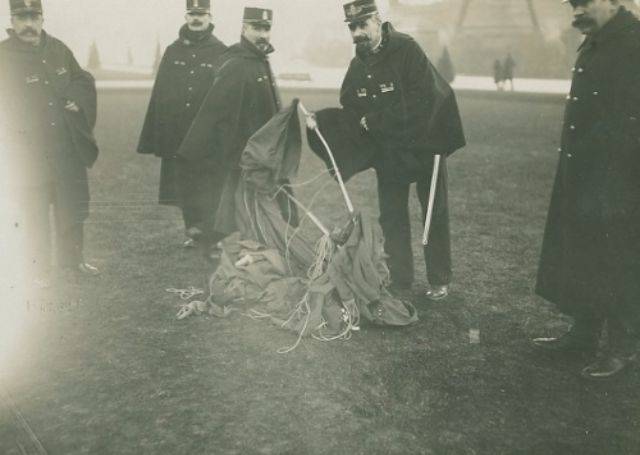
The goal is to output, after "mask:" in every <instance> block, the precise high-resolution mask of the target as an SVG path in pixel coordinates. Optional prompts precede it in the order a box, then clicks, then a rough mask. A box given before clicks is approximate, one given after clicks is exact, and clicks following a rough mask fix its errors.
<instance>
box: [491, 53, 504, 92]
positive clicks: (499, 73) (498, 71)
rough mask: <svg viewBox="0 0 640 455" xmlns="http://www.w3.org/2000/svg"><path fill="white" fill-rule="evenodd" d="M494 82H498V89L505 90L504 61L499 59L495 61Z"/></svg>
mask: <svg viewBox="0 0 640 455" xmlns="http://www.w3.org/2000/svg"><path fill="white" fill-rule="evenodd" d="M493 82H494V83H495V84H496V90H498V91H502V90H504V71H503V70H502V62H500V60H499V59H496V60H495V61H494V62H493Z"/></svg>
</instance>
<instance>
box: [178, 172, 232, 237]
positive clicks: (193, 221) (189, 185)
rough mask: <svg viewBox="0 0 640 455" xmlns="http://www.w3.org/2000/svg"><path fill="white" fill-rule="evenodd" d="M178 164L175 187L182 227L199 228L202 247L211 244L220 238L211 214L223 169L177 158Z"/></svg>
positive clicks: (214, 209)
mask: <svg viewBox="0 0 640 455" xmlns="http://www.w3.org/2000/svg"><path fill="white" fill-rule="evenodd" d="M178 166H179V167H178V172H179V173H178V182H179V183H178V185H179V186H178V189H179V195H180V203H181V206H182V213H183V218H184V220H185V227H186V228H187V229H189V228H192V227H193V228H197V229H199V230H200V231H201V232H202V237H201V240H202V242H203V244H204V245H205V246H210V245H215V244H216V243H218V242H219V241H220V240H221V239H222V238H223V235H222V234H220V233H219V232H217V231H216V230H215V216H216V211H217V210H218V205H219V203H220V197H221V193H222V182H223V178H224V175H223V172H224V170H223V169H221V167H220V166H219V165H218V164H217V163H211V162H209V161H207V160H198V161H196V162H191V161H187V160H180V161H179V164H178Z"/></svg>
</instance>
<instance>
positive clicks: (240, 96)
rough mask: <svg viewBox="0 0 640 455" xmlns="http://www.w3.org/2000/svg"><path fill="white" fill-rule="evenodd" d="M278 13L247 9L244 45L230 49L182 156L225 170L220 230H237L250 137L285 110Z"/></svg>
mask: <svg viewBox="0 0 640 455" xmlns="http://www.w3.org/2000/svg"><path fill="white" fill-rule="evenodd" d="M272 23H273V12H272V10H270V9H262V8H249V7H247V8H245V9H244V15H243V24H242V35H241V39H240V42H239V43H237V44H234V45H233V46H231V47H230V48H229V50H228V51H227V53H226V54H225V56H224V58H223V60H224V63H223V64H222V66H221V67H220V70H219V72H218V74H217V76H216V79H215V81H214V83H213V86H212V87H211V89H210V90H209V93H208V94H207V96H206V98H205V101H204V103H203V104H202V108H201V109H200V112H199V113H198V115H197V116H196V118H195V120H194V122H193V125H192V126H191V129H190V130H189V132H188V134H187V136H186V137H185V140H184V141H183V142H182V145H181V147H180V151H179V154H180V156H181V157H183V158H185V159H186V160H188V161H192V162H197V161H198V160H202V159H210V160H212V161H214V162H216V163H217V165H218V166H220V167H221V168H223V169H224V172H225V174H226V181H225V187H224V190H223V196H222V199H221V201H220V206H219V208H218V211H217V214H216V227H217V230H219V231H220V232H222V233H224V234H230V233H232V232H234V231H235V230H236V224H235V202H234V199H235V192H236V188H237V186H238V183H239V181H240V167H239V162H240V157H241V155H242V152H243V150H244V148H245V146H246V144H247V141H248V140H249V138H250V137H251V136H252V135H253V134H254V133H255V132H256V131H258V130H259V129H260V128H261V127H262V126H263V125H264V124H265V123H267V122H268V121H269V120H270V119H271V117H273V115H274V114H275V113H277V112H278V111H279V110H280V96H279V94H278V88H277V87H276V82H275V78H274V77H273V73H272V72H271V65H270V64H269V58H268V56H269V54H271V53H272V52H273V51H274V49H273V46H272V45H271V44H270V40H271V25H272Z"/></svg>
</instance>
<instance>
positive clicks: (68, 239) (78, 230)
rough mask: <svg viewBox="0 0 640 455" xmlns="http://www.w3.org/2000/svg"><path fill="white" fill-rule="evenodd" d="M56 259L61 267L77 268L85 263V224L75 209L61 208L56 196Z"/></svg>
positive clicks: (54, 204) (54, 205) (54, 199)
mask: <svg viewBox="0 0 640 455" xmlns="http://www.w3.org/2000/svg"><path fill="white" fill-rule="evenodd" d="M53 201H54V203H53V207H54V217H55V223H56V224H55V225H56V257H57V263H58V266H59V267H77V266H78V265H79V264H81V263H83V262H84V257H83V253H82V252H83V249H84V222H83V221H82V220H81V218H82V217H81V216H80V215H79V214H78V213H76V210H74V208H70V207H64V208H63V207H61V205H62V203H61V201H60V200H59V199H58V198H57V197H56V196H55V195H54V198H53Z"/></svg>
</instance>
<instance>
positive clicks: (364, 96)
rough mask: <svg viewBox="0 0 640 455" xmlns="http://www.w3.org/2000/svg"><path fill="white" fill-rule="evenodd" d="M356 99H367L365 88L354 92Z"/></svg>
mask: <svg viewBox="0 0 640 455" xmlns="http://www.w3.org/2000/svg"><path fill="white" fill-rule="evenodd" d="M356 93H357V95H358V98H366V97H367V89H366V88H359V89H358V90H357V91H356Z"/></svg>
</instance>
